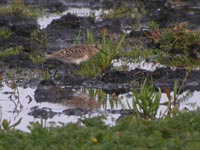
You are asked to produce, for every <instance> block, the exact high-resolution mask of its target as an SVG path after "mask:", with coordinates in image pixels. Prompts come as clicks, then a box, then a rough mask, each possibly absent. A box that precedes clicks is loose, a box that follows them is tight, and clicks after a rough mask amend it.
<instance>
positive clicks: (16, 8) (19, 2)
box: [0, 0, 38, 18]
mask: <svg viewBox="0 0 200 150" xmlns="http://www.w3.org/2000/svg"><path fill="white" fill-rule="evenodd" d="M0 14H3V15H14V14H20V15H23V16H28V17H33V18H37V17H38V12H36V11H35V10H34V9H33V8H32V7H31V6H26V5H25V4H24V2H23V0H14V1H12V3H11V4H10V5H8V6H3V7H0Z"/></svg>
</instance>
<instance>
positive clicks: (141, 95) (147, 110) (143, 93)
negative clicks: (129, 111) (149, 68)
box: [128, 79, 161, 119]
mask: <svg viewBox="0 0 200 150" xmlns="http://www.w3.org/2000/svg"><path fill="white" fill-rule="evenodd" d="M132 93H133V102H132V104H133V106H132V108H133V111H134V112H135V113H136V115H137V116H142V117H144V118H145V119H153V118H155V116H156V114H157V110H158V107H159V105H160V98H161V89H160V88H158V92H156V91H155V88H154V86H153V84H150V85H148V84H147V79H145V80H144V81H143V83H142V84H141V86H140V87H139V90H138V89H135V88H132ZM128 105H129V107H130V108H131V106H130V104H129V103H128Z"/></svg>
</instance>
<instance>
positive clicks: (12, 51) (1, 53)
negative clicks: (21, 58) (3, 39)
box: [0, 46, 23, 60]
mask: <svg viewBox="0 0 200 150" xmlns="http://www.w3.org/2000/svg"><path fill="white" fill-rule="evenodd" d="M22 50H23V47H22V46H17V47H15V48H12V47H11V48H8V49H6V50H4V51H0V60H2V59H4V58H6V57H8V56H10V55H17V54H19V53H21V52H22Z"/></svg>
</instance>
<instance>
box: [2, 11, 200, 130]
mask: <svg viewBox="0 0 200 150" xmlns="http://www.w3.org/2000/svg"><path fill="white" fill-rule="evenodd" d="M101 12H102V10H101V9H99V10H92V9H90V8H69V9H68V10H66V11H65V12H63V13H61V14H56V13H54V14H45V15H44V16H43V17H40V18H39V19H38V24H39V25H40V27H41V29H43V28H45V27H47V25H48V24H50V23H51V21H52V20H53V19H58V18H60V17H61V16H62V15H65V14H67V13H72V14H75V15H78V16H90V15H91V14H92V15H94V16H95V17H96V18H97V19H99V18H100V15H101ZM113 66H114V67H121V66H127V67H128V68H127V70H132V69H135V68H141V69H146V70H150V71H153V70H155V69H156V68H157V67H162V65H161V64H154V63H147V62H145V61H141V62H138V63H133V62H127V61H123V60H113ZM35 90H36V89H35V88H30V87H27V88H22V87H18V91H19V100H20V102H21V105H22V106H23V108H19V107H18V108H17V109H16V107H15V103H14V102H13V101H11V100H10V98H9V96H10V95H11V94H12V92H13V89H11V88H10V87H8V86H7V84H6V83H4V82H3V83H2V87H1V88H0V97H1V98H0V107H1V113H2V114H1V118H2V119H7V120H9V121H11V124H13V123H15V122H17V121H18V120H19V119H20V118H22V121H21V123H20V124H19V125H18V126H17V127H16V129H19V130H23V131H26V132H28V131H29V130H28V128H27V126H28V125H29V124H30V122H42V123H43V125H44V126H52V125H53V126H61V125H63V124H66V123H69V122H73V123H78V120H79V119H80V118H84V117H93V116H97V115H99V114H103V115H105V116H106V118H107V120H106V124H108V125H110V126H112V125H114V124H115V120H116V119H117V118H118V117H119V116H120V114H119V113H112V112H111V110H126V109H129V106H128V103H129V104H130V105H131V104H132V96H131V92H129V93H126V94H120V95H119V96H113V95H109V94H105V93H104V95H103V97H100V95H98V94H96V95H95V94H94V93H96V91H97V90H96V89H90V90H88V89H81V90H79V92H82V93H83V94H87V95H89V94H92V95H95V96H93V98H94V100H95V101H101V102H100V103H101V105H100V108H99V110H98V111H96V112H95V111H94V112H93V113H89V114H85V115H82V116H76V115H66V114H64V113H63V111H64V110H66V109H69V108H70V107H69V106H68V105H67V104H66V103H61V104H55V103H47V102H41V103H37V102H36V101H35V100H34V92H35ZM89 91H92V92H89ZM183 94H185V93H183ZM30 97H31V98H32V101H30ZM199 97H200V92H196V91H195V92H194V93H193V96H192V97H191V98H189V99H188V100H187V101H184V102H181V104H180V109H185V108H187V109H188V110H195V109H197V108H198V107H199V106H200V101H199ZM166 101H168V100H167V96H166V95H165V94H162V97H161V103H164V102H166ZM77 103H78V102H77ZM77 106H78V104H75V105H73V107H75V108H76V107H77ZM71 107H72V106H71ZM33 108H38V109H44V108H46V110H49V109H51V110H52V111H53V112H55V113H56V114H55V115H54V116H53V117H52V118H50V119H49V118H48V119H46V120H44V119H41V118H34V117H33V116H31V115H28V114H29V113H30V112H31V109H33ZM165 110H166V106H163V105H161V106H160V107H159V110H158V114H157V117H159V116H160V114H162V113H164V112H165Z"/></svg>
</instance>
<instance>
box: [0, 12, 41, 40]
mask: <svg viewBox="0 0 200 150" xmlns="http://www.w3.org/2000/svg"><path fill="white" fill-rule="evenodd" d="M0 26H4V27H7V28H9V29H10V30H11V31H12V32H14V33H16V34H17V35H19V36H23V37H30V35H31V33H32V32H33V31H35V30H36V29H39V26H38V24H37V21H36V20H35V19H33V18H30V17H26V16H21V15H19V14H15V15H10V16H0Z"/></svg>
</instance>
